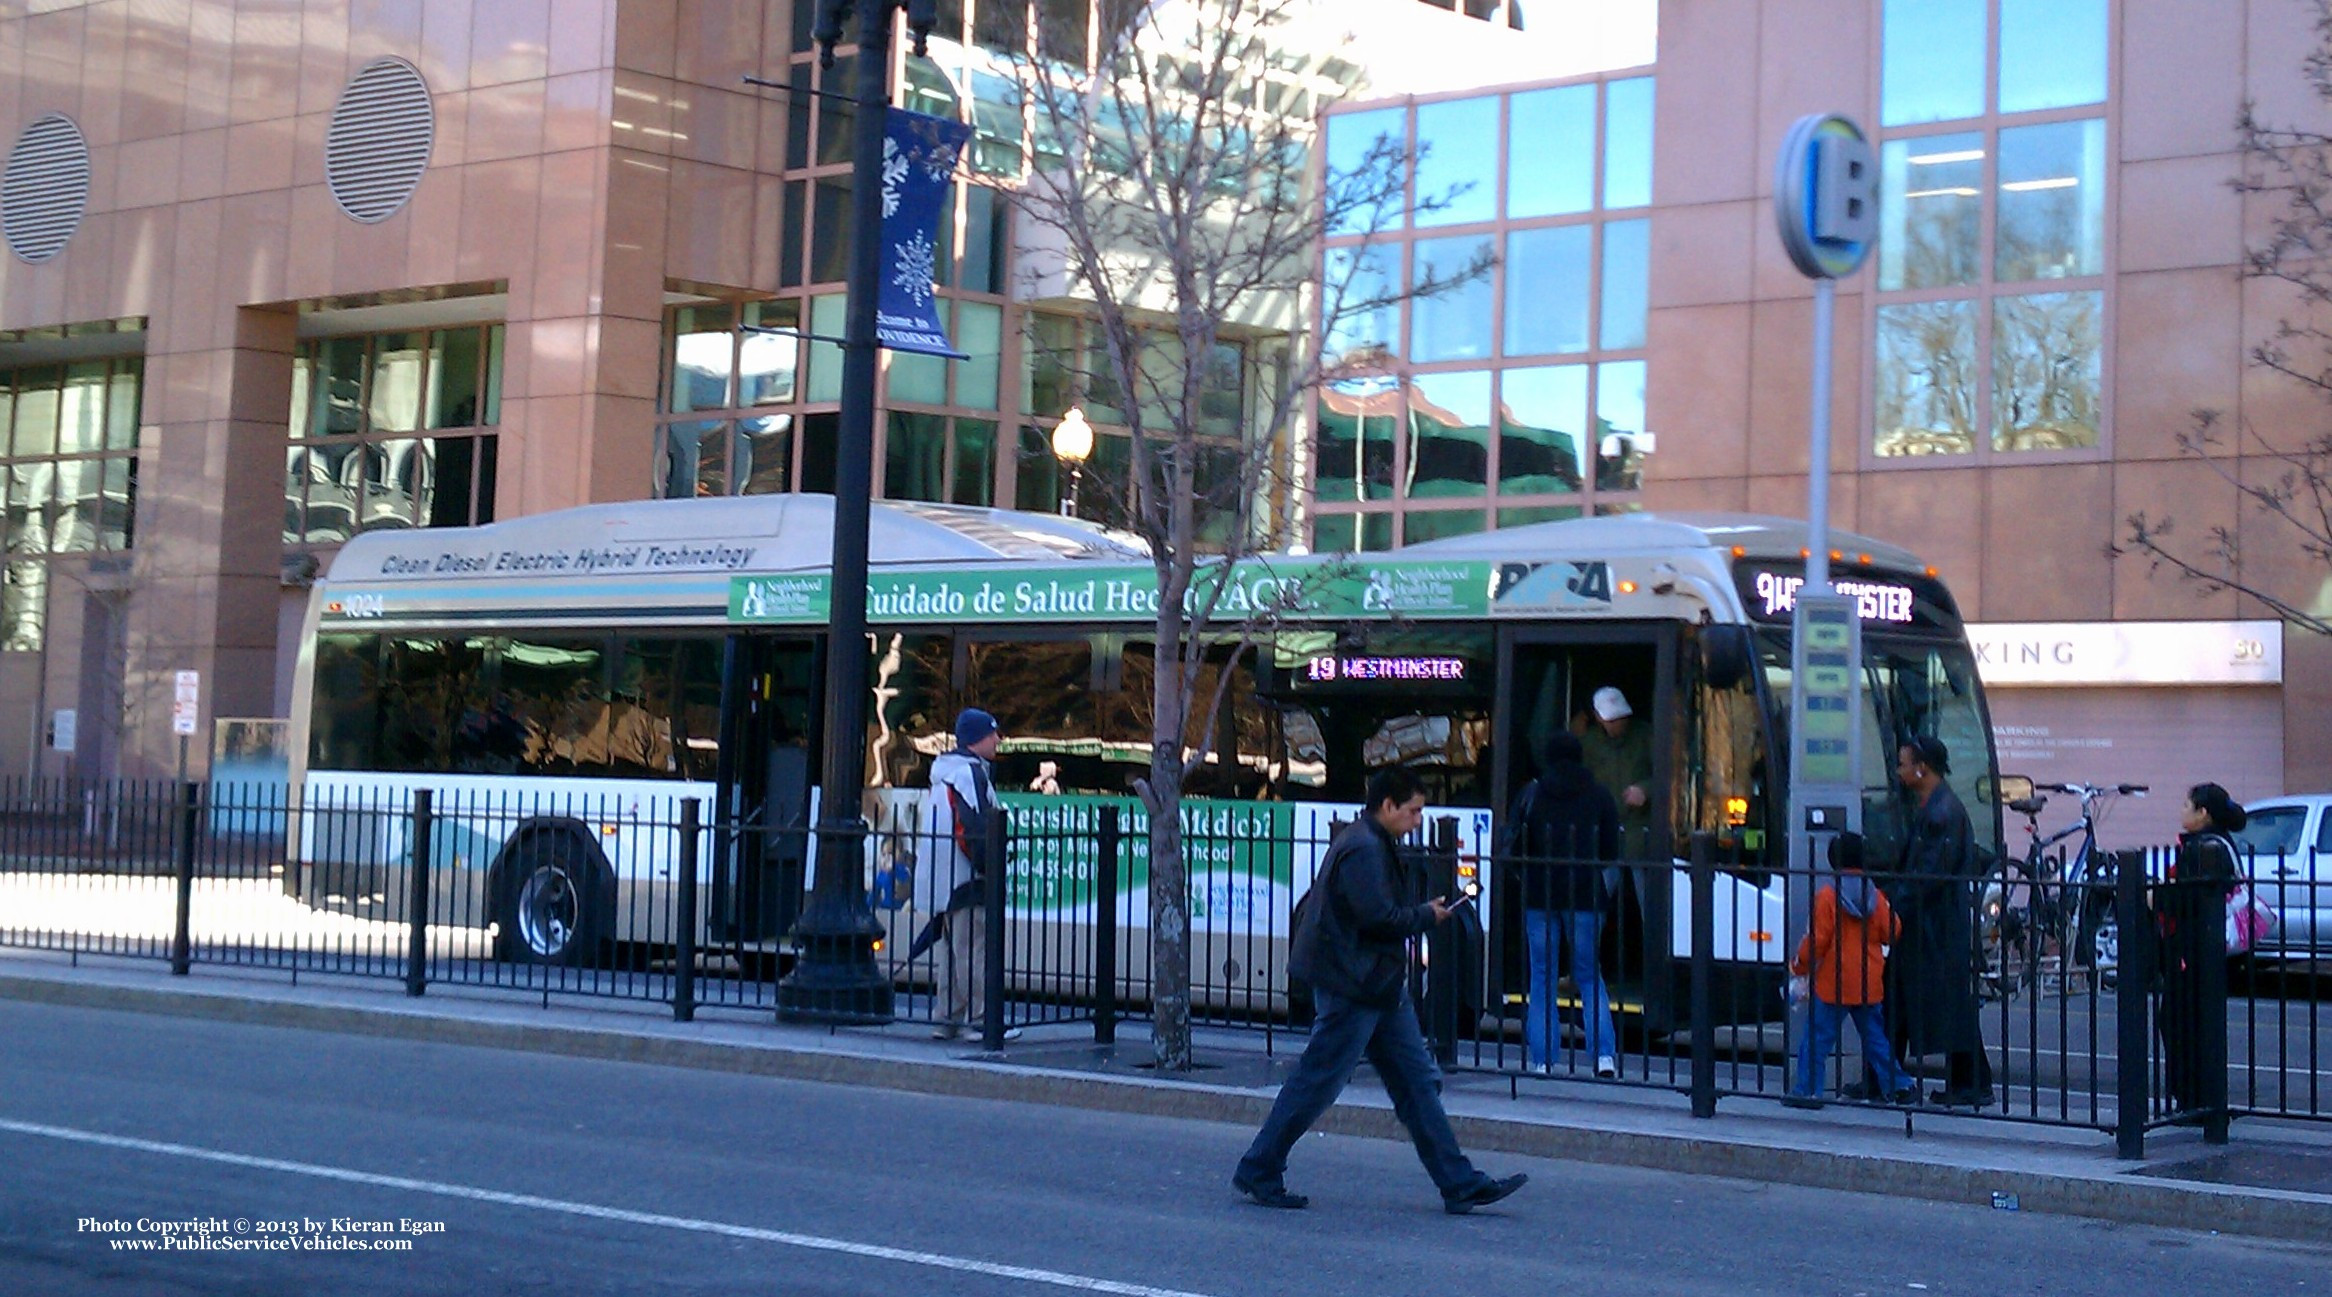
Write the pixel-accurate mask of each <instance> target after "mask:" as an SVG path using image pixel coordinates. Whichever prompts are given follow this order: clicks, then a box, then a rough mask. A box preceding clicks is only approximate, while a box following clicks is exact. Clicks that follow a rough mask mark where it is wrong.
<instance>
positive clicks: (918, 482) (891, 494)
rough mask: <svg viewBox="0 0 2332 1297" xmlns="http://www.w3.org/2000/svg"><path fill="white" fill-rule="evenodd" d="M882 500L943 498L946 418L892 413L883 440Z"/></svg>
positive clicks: (945, 495) (945, 483)
mask: <svg viewBox="0 0 2332 1297" xmlns="http://www.w3.org/2000/svg"><path fill="white" fill-rule="evenodd" d="M883 498H884V499H887V500H945V499H946V498H947V416H946V415H944V414H919V413H916V412H914V411H911V410H893V411H891V414H890V430H889V434H888V435H887V436H885V437H884V439H883Z"/></svg>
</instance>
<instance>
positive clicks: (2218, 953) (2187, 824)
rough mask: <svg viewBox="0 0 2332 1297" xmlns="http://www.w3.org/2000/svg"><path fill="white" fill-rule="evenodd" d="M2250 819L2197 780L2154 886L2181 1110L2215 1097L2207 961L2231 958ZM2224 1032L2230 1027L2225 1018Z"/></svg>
mask: <svg viewBox="0 0 2332 1297" xmlns="http://www.w3.org/2000/svg"><path fill="white" fill-rule="evenodd" d="M2248 821H2249V817H2248V816H2247V815H2245V814H2244V812H2243V808H2242V807H2241V806H2239V805H2237V804H2236V803H2235V799H2234V798H2232V797H2229V796H2228V795H2227V790H2226V789H2224V788H2221V787H2219V786H2218V785H2217V784H2196V785H2195V786H2194V787H2193V788H2192V789H2191V790H2189V791H2188V792H2187V794H2186V805H2185V806H2184V807H2183V808H2181V809H2180V811H2179V815H2178V827H2179V828H2180V829H2182V830H2183V832H2181V833H2180V834H2179V836H2178V860H2177V862H2176V863H2174V864H2172V865H2171V866H2170V873H2169V875H2168V877H2167V878H2165V879H2164V881H2163V882H2162V883H2160V884H2159V885H2157V886H2155V887H2154V888H2153V889H2152V890H2153V903H2154V930H2155V931H2156V932H2157V933H2159V934H2160V936H2161V945H2160V946H2159V947H2157V955H2156V957H2157V958H2158V960H2159V961H2160V963H2159V968H2160V970H2161V975H2162V1005H2161V1011H2160V1014H2159V1016H2158V1017H2157V1019H2156V1021H2157V1023H2158V1024H2159V1025H2160V1027H2161V1029H2162V1077H2163V1081H2164V1083H2165V1088H2166V1089H2167V1090H2168V1091H2169V1094H2168V1095H2167V1096H2166V1097H2167V1098H2168V1099H2169V1101H2170V1109H2171V1111H2173V1112H2184V1111H2189V1110H2192V1109H2195V1108H2199V1107H2201V1106H2202V1105H2203V1104H2205V1103H2207V1102H2209V1101H2210V1098H2211V1096H2210V1095H2208V1094H2207V1093H2206V1092H2205V1087H2204V1086H2203V1084H2202V1079H2203V1072H2202V1069H2203V1066H2204V1060H2203V1055H2202V1032H2203V1029H2204V1028H2205V1027H2206V1026H2207V1025H2208V1023H2207V1021H2206V1019H2207V1018H2208V1016H2209V1015H2208V1014H2206V1013H2205V1012H2204V1009H2203V1004H2202V987H2201V979H2200V974H2201V971H2202V967H2203V961H2204V960H2208V959H2225V958H2226V957H2227V946H2226V941H2227V934H2226V922H2227V896H2228V894H2229V893H2231V892H2233V891H2234V889H2235V885H2236V883H2237V881H2238V879H2237V874H2236V871H2235V841H2234V838H2233V836H2232V835H2233V834H2235V833H2236V832H2238V831H2240V830H2241V829H2242V827H2243V825H2244V824H2245V823H2247V822H2248ZM2219 1030H2220V1031H2221V1032H2224V1031H2225V1030H2226V1026H2225V1024H2224V1022H2223V1021H2222V1022H2221V1024H2220V1027H2219Z"/></svg>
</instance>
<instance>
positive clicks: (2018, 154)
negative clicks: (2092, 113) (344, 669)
mask: <svg viewBox="0 0 2332 1297" xmlns="http://www.w3.org/2000/svg"><path fill="white" fill-rule="evenodd" d="M1999 175H2000V181H1999V195H1998V200H1997V201H1998V203H1999V207H1998V211H1999V221H2000V228H1999V232H1998V233H1997V234H1996V235H1995V236H1994V239H1995V241H1994V250H1993V270H1992V277H1993V278H1994V279H1997V280H1999V281H2001V282H2003V283H2007V282H2013V281H2016V280H2022V279H2079V278H2085V277H2088V276H2093V275H2098V274H2102V273H2104V270H2105V120H2104V119H2103V118H2099V117H2092V118H2089V119H2087V120H2085V121H2077V122H2051V123H2049V124H2047V125H2043V126H2018V127H2012V128H2009V129H2006V130H2003V131H2001V132H2000V167H1999Z"/></svg>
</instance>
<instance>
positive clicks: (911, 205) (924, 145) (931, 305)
mask: <svg viewBox="0 0 2332 1297" xmlns="http://www.w3.org/2000/svg"><path fill="white" fill-rule="evenodd" d="M888 111H889V113H890V116H889V119H888V120H887V121H886V122H885V123H884V126H883V282H882V291H881V292H879V293H877V294H875V338H876V340H877V341H878V342H880V343H881V344H882V345H883V346H886V347H889V348H890V349H891V350H893V351H919V352H922V353H923V354H925V355H927V356H952V357H954V358H955V359H957V360H967V359H970V357H968V356H966V355H965V354H964V353H963V352H960V351H957V350H956V349H955V345H954V344H953V343H951V342H949V341H948V340H947V322H946V321H944V320H942V319H940V318H939V302H938V300H937V295H936V294H934V293H933V292H932V289H931V285H932V280H933V279H935V278H936V277H937V276H936V275H935V273H934V272H935V271H936V270H937V269H938V266H939V246H940V245H939V238H938V236H939V222H940V221H941V220H942V219H943V218H944V217H945V216H946V215H947V199H948V193H949V190H950V189H951V188H952V186H953V185H954V184H955V160H956V155H957V154H958V153H959V152H961V151H962V150H963V147H964V141H966V140H968V139H970V138H971V137H972V128H971V127H969V126H966V125H964V124H963V123H961V122H953V121H949V120H947V119H946V118H944V117H931V116H927V115H925V114H923V113H911V112H908V111H907V110H905V109H903V108H893V109H890V110H888Z"/></svg>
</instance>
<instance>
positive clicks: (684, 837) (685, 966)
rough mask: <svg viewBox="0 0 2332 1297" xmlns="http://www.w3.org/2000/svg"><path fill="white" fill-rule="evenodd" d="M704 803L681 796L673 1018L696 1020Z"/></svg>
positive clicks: (676, 1020) (678, 1020) (675, 1019)
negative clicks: (698, 885)
mask: <svg viewBox="0 0 2332 1297" xmlns="http://www.w3.org/2000/svg"><path fill="white" fill-rule="evenodd" d="M702 809H703V808H702V807H700V806H698V805H697V801H696V799H695V798H693V797H684V798H682V799H681V800H680V859H679V862H678V864H677V868H678V869H679V870H680V889H679V890H680V895H679V900H678V902H677V905H678V908H679V910H680V915H679V920H678V926H677V927H676V928H675V929H674V933H673V935H674V939H675V944H676V945H677V946H678V947H679V949H678V951H677V953H676V954H675V955H674V960H673V963H674V967H673V972H672V1020H673V1021H674V1022H694V1021H696V860H697V850H698V844H697V838H698V835H699V834H700V833H701V832H702V829H701V826H700V825H699V824H698V818H697V817H698V815H699V813H700V812H701V811H702Z"/></svg>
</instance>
